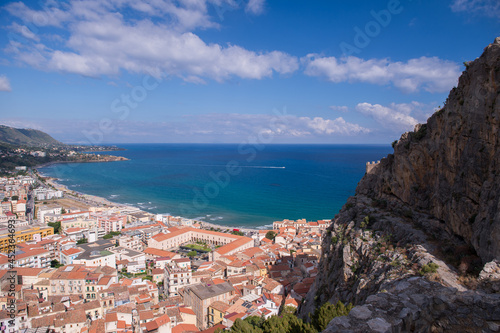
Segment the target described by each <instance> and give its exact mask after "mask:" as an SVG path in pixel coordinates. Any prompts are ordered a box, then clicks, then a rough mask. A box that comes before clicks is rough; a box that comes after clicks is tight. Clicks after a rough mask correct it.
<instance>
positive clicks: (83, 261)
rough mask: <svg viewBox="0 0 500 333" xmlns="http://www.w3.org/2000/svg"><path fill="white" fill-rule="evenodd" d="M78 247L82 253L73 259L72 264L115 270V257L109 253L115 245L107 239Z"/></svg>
mask: <svg viewBox="0 0 500 333" xmlns="http://www.w3.org/2000/svg"><path fill="white" fill-rule="evenodd" d="M78 247H80V248H82V249H83V250H84V252H83V253H81V254H80V255H79V256H78V257H76V258H75V259H73V263H74V264H79V265H85V266H89V267H96V266H110V267H113V268H116V255H115V254H114V253H113V252H111V251H110V250H111V249H113V248H114V247H115V245H114V244H113V243H111V242H110V241H108V240H107V239H101V240H98V241H96V242H94V243H87V244H79V245H78Z"/></svg>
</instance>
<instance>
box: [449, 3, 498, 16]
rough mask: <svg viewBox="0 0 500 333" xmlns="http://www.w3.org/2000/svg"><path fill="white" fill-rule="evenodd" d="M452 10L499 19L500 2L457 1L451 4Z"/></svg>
mask: <svg viewBox="0 0 500 333" xmlns="http://www.w3.org/2000/svg"><path fill="white" fill-rule="evenodd" d="M451 10H452V11H454V12H467V13H475V14H480V15H484V16H488V17H496V18H498V17H499V16H500V2H499V1H498V0H455V1H453V3H452V4H451Z"/></svg>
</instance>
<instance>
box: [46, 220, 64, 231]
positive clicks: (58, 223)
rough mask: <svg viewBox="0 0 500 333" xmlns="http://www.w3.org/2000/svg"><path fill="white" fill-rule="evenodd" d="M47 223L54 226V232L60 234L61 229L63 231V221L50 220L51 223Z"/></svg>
mask: <svg viewBox="0 0 500 333" xmlns="http://www.w3.org/2000/svg"><path fill="white" fill-rule="evenodd" d="M47 225H48V226H49V227H52V228H54V233H55V234H59V233H60V231H61V221H57V222H49V223H47Z"/></svg>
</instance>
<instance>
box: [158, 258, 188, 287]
mask: <svg viewBox="0 0 500 333" xmlns="http://www.w3.org/2000/svg"><path fill="white" fill-rule="evenodd" d="M191 278H192V271H191V267H190V266H189V267H188V266H184V267H183V266H182V265H179V264H178V263H176V262H175V261H171V262H170V263H169V264H168V265H167V266H166V267H165V278H164V283H163V285H164V286H165V291H168V296H177V295H179V289H181V288H184V287H185V286H188V285H190V284H191V283H192V281H191Z"/></svg>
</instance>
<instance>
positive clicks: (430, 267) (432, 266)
mask: <svg viewBox="0 0 500 333" xmlns="http://www.w3.org/2000/svg"><path fill="white" fill-rule="evenodd" d="M438 268H439V265H438V264H436V263H433V262H430V263H428V264H427V265H423V266H422V268H421V269H420V275H425V274H427V273H436V272H437V269H438Z"/></svg>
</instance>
